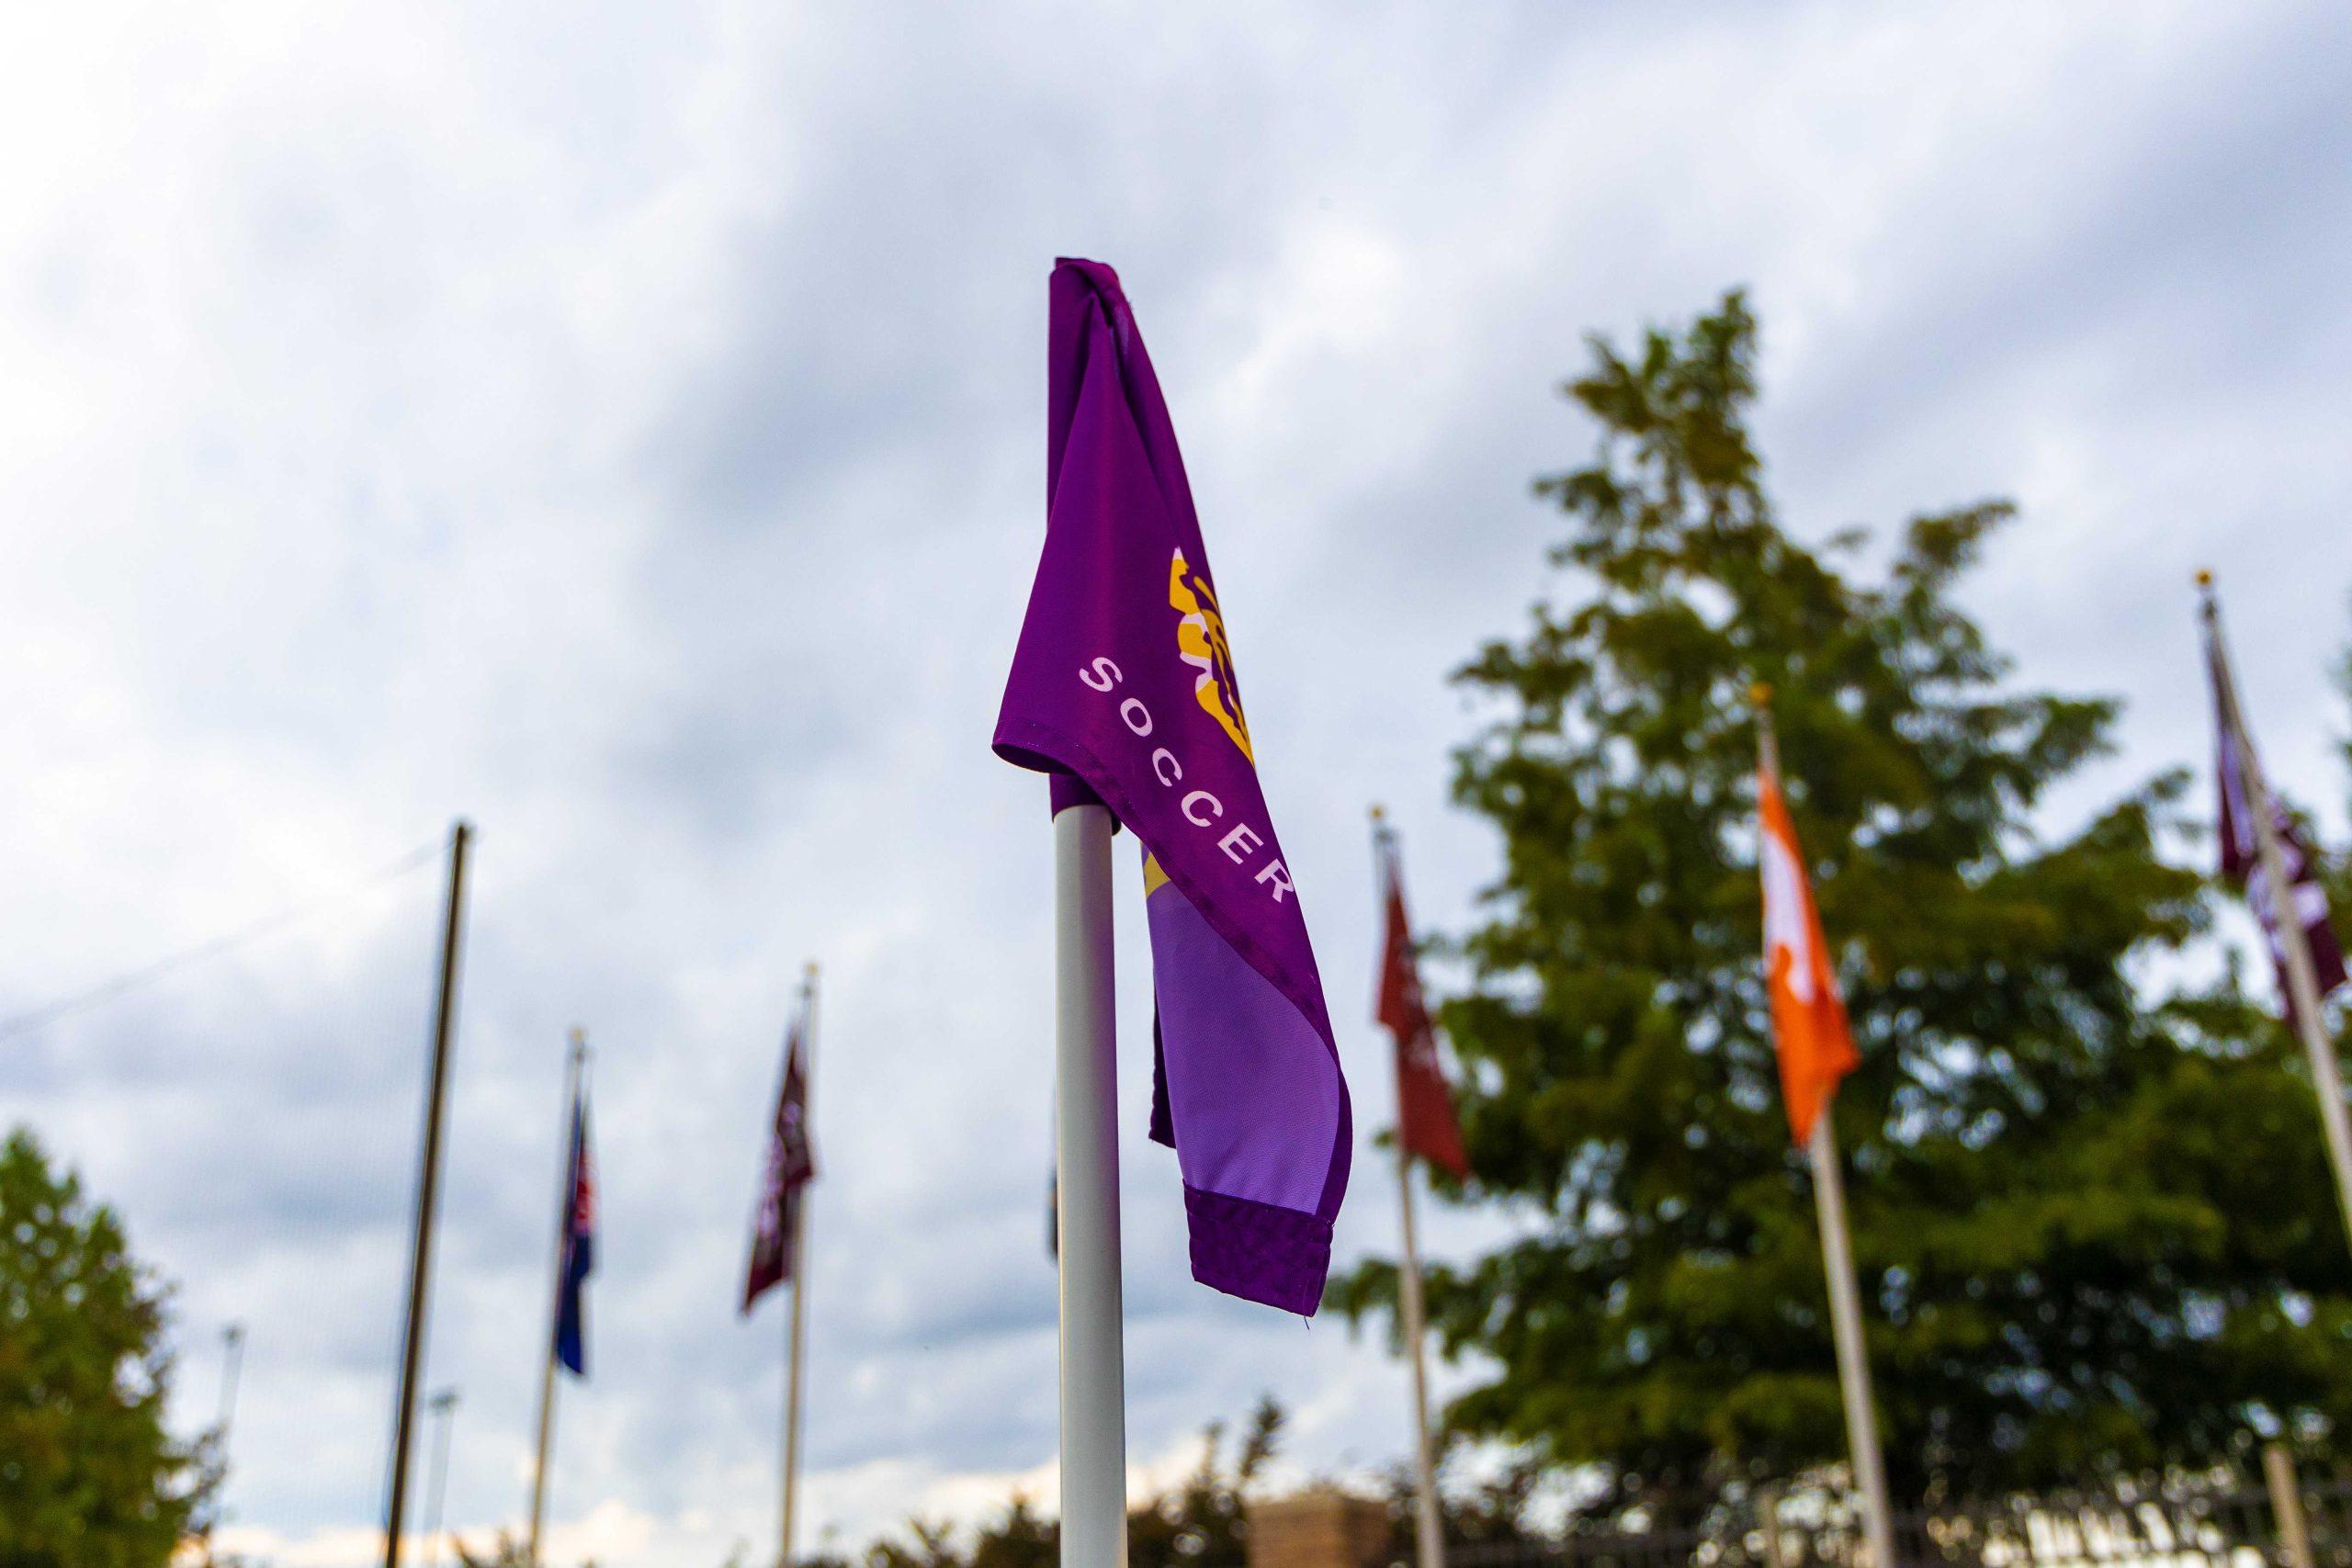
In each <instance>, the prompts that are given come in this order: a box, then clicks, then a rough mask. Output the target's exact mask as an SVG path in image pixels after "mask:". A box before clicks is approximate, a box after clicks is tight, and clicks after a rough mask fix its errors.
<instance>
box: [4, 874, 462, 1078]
mask: <svg viewBox="0 0 2352 1568" xmlns="http://www.w3.org/2000/svg"><path fill="white" fill-rule="evenodd" d="M440 853H441V845H440V843H439V842H438V841H437V840H436V841H435V842H433V843H429V844H424V845H421V846H419V847H418V848H416V849H413V850H411V851H409V852H407V853H406V854H404V855H402V856H401V857H400V858H399V859H398V860H396V861H393V862H391V863H389V864H387V865H385V866H383V867H381V868H380V869H379V870H377V871H375V872H372V873H370V874H368V875H367V876H365V877H363V878H361V879H360V880H358V881H356V882H353V883H349V884H346V885H345V886H341V887H338V888H334V889H332V890H330V891H328V892H324V893H320V894H317V895H314V896H313V897H309V898H305V899H303V900H302V901H301V902H300V903H298V904H289V905H288V906H287V907H286V908H282V909H280V910H278V911H277V913H275V914H271V915H265V916H263V917H262V918H261V919H258V920H254V921H252V922H250V923H249V924H246V925H243V926H240V927H238V928H237V929H236V930H235V931H230V932H228V933H227V934H225V935H222V936H217V937H214V938H212V939H211V940H210V941H209V942H198V944H197V945H196V946H194V947H189V948H183V949H181V950H180V951H179V952H177V953H169V954H166V955H165V956H164V957H162V958H158V959H156V960H154V961H153V963H150V964H141V965H140V966H139V967H138V968H136V969H129V970H125V971H124V972H123V973H121V974H119V975H117V976H114V977H113V978H111V979H107V980H101V981H99V982H98V983H97V984H96V985H95V986H91V987H87V988H85V989H84V990H79V991H75V992H74V993H73V994H71V995H70V996H64V997H60V998H57V999H56V1000H55V1001H51V1002H46V1003H43V1004H42V1005H41V1006H40V1007H37V1008H34V1009H32V1010H29V1011H27V1012H21V1013H18V1014H17V1016H16V1017H14V1018H11V1019H6V1020H5V1021H0V1044H6V1043H8V1042H9V1041H11V1040H17V1039H21V1038H23V1037H24V1036H25V1035H28V1034H37V1033H39V1032H40V1031H42V1030H44V1029H47V1028H48V1027H49V1026H50V1025H51V1024H53V1023H57V1022H60V1021H62V1020H65V1019H68V1018H72V1017H74V1016H75V1015H76V1014H79V1013H85V1012H87V1011H89V1010H91V1009H92V1008H96V1007H101V1006H103V1005H105V1004H106V1003H107V1002H110V1001H113V1000H115V999H116V998H119V997H124V996H128V995H130V994H131V993H133V992H136V991H140V990H142V989H144V988H146V987H149V986H152V985H153V984H155V983H156V982H157V981H159V980H162V979H164V978H165V977H167V976H172V975H175V974H177V973H179V972H180V971H181V970H183V969H187V968H192V967H194V966H195V965H197V964H203V963H207V962H209V961H210V960H212V959H215V958H224V957H226V956H228V955H229V954H230V953H234V952H236V951H237V950H238V949H239V948H242V947H246V946H250V945H251V944H252V943H254V942H259V941H260V940H261V939H262V938H264V937H266V936H273V935H275V934H277V932H278V931H283V930H285V929H286V928H287V927H288V926H290V925H293V924H295V923H296V922H297V921H299V920H300V919H304V918H305V917H306V916H310V915H313V914H316V913H318V912H319V911H320V910H321V909H322V908H326V907H327V906H329V905H331V904H339V903H341V902H343V901H344V900H345V899H347V898H354V897H358V896H359V895H360V894H362V893H369V892H373V891H374V890H375V889H377V888H379V887H380V886H384V885H385V884H386V883H388V882H395V881H398V880H399V879H400V878H401V877H403V876H406V875H407V874H410V873H411V872H413V871H415V870H417V869H418V868H419V867H421V866H424V865H427V864H429V863H432V862H433V861H434V860H435V858H436V857H437V856H438V855H439V854H440Z"/></svg>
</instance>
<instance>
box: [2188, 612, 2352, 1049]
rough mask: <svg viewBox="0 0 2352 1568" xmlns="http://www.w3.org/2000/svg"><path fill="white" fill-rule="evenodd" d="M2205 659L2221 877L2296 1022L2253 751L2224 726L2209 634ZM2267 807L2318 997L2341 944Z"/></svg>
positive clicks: (2289, 827) (2339, 964)
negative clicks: (2261, 836) (2252, 927)
mask: <svg viewBox="0 0 2352 1568" xmlns="http://www.w3.org/2000/svg"><path fill="white" fill-rule="evenodd" d="M2206 656H2207V660H2208V663H2209V666H2210V670H2211V675H2212V679H2213V705H2214V728H2215V733H2216V736H2217V738H2218V743H2217V747H2216V751H2215V756H2214V772H2215V774H2216V783H2217V786H2218V789H2219V792H2220V795H2221V820H2220V823H2219V829H2218V830H2219V836H2220V838H2221V840H2222V875H2223V876H2224V877H2226V878H2227V879H2229V880H2230V881H2232V882H2234V883H2236V884H2237V885H2238V886H2240V887H2242V888H2244V889H2245V897H2246V902H2247V904H2248V905H2250V906H2252V908H2253V909H2254V915H2255V919H2256V920H2257V921H2259V922H2260V923H2261V926H2262V935H2263V940H2264V941H2265V942H2267V943H2268V944H2269V947H2270V962H2271V964H2272V966H2273V967H2274V968H2275V969H2276V971H2277V973H2278V995H2279V998H2280V1000H2281V1004H2282V1006H2283V1007H2284V1009H2285V1010H2286V1014H2287V1021H2288V1022H2289V1023H2290V1024H2296V1025H2298V1026H2299V1027H2300V1023H2301V1021H2300V1020H2299V1019H2298V1018H2297V1016H2296V1010H2295V992H2294V987H2291V986H2290V985H2289V984H2288V983H2287V949H2286V946H2285V944H2284V942H2283V940H2282V937H2281V933H2280V931H2279V929H2278V907H2277V905H2276V904H2275V903H2274V902H2273V900H2272V898H2271V897H2270V882H2269V878H2268V877H2267V876H2265V875H2264V874H2263V868H2262V852H2261V846H2260V844H2259V843H2258V842H2257V840H2256V837H2255V820H2254V811H2253V808H2252V807H2251V806H2250V805H2249V804H2248V801H2247V797H2246V787H2245V761H2246V752H2247V751H2250V750H2252V749H2253V745H2254V742H2253V740H2252V739H2250V738H2248V737H2246V736H2244V735H2241V734H2239V733H2238V732H2237V729H2236V728H2235V727H2234V726H2233V725H2232V724H2231V723H2230V715H2229V709H2228V707H2227V706H2226V705H2224V704H2223V702H2222V680H2223V675H2222V667H2221V657H2222V655H2221V649H2220V648H2219V647H2218V646H2217V645H2215V644H2214V643H2213V642H2212V641H2211V638H2210V637H2209V638H2208V642H2207V647H2206ZM2270 810H2271V821H2272V822H2273V823H2275V824H2276V825H2277V829H2278V855H2279V858H2280V859H2281V860H2282V861H2284V862H2285V863H2286V872H2287V885H2288V904H2289V906H2290V908H2292V909H2293V910H2294V914H2295V919H2296V922H2297V923H2298V924H2300V925H2301V927H2302V928H2303V939H2304V945H2305V946H2306V947H2307V948H2308V949H2309V950H2310V952H2311V955H2312V978H2313V980H2314V981H2316V982H2317V984H2318V987H2319V994H2320V996H2321V997H2322V998H2325V997H2326V996H2327V995H2328V993H2329V992H2331V991H2333V990H2335V988H2336V987H2339V986H2341V985H2343V984H2344V980H2345V970H2344V949H2343V946H2342V945H2341V944H2340V943H2339V942H2337V941H2336V939H2335V923H2334V922H2333V921H2332V920H2331V919H2329V915H2328V908H2327V889H2326V888H2324V887H2323V886H2320V880H2319V863H2318V861H2317V859H2316V858H2315V857H2314V856H2313V855H2312V849H2311V845H2310V844H2309V843H2308V842H2307V841H2305V840H2304V838H2303V835H2302V832H2301V829H2298V828H2297V827H2296V826H2295V821H2294V818H2293V816H2292V815H2291V814H2290V812H2289V811H2288V810H2287V807H2286V803H2285V802H2284V801H2282V800H2280V799H2279V798H2278V794H2277V792H2276V791H2273V792H2272V794H2271V796H2270Z"/></svg>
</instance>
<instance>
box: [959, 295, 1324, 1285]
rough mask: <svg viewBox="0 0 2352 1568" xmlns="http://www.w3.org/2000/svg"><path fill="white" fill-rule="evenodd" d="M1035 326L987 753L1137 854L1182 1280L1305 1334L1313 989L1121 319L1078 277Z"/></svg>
mask: <svg viewBox="0 0 2352 1568" xmlns="http://www.w3.org/2000/svg"><path fill="white" fill-rule="evenodd" d="M1052 308H1053V320H1052V327H1051V331H1050V335H1049V337H1048V340H1047V355H1048V367H1047V368H1048V391H1047V405H1046V498H1047V499H1046V545H1045V551H1044V554H1043V556H1042V557H1041V558H1040V559H1039V561H1038V563H1037V578H1036V582H1035V586H1034V587H1033V588H1032V589H1031V591H1030V595H1029V614H1028V618H1027V619H1026V620H1025V621H1023V624H1022V627H1021V644H1020V647H1019V649H1017V650H1016V651H1015V652H1014V654H1013V658H1012V675H1011V676H1010V677H1009V678H1008V679H1007V680H1006V682H1005V689H1004V706H1003V709H1002V711H1001V713H1000V714H999V716H998V718H997V727H996V750H997V754H998V755H999V756H1001V757H1002V758H1004V759H1005V760H1006V761H1010V762H1015V763H1018V764H1019V765H1021V766H1022V767H1024V768H1035V769H1038V770H1040V771H1041V772H1045V773H1052V774H1054V775H1055V778H1054V788H1053V804H1054V808H1055V809H1056V810H1060V809H1062V808H1063V807H1066V806H1069V805H1072V804H1075V803H1078V802H1080V801H1084V800H1087V799H1089V798H1091V797H1090V795H1089V793H1088V792H1090V791H1091V796H1092V797H1100V798H1101V800H1102V801H1103V803H1104V804H1105V805H1107V806H1108V807H1110V808H1111V811H1112V814H1113V815H1114V817H1116V818H1118V820H1119V821H1120V822H1121V823H1123V824H1125V826H1126V827H1127V828H1129V829H1132V830H1133V831H1134V833H1135V836H1136V838H1137V839H1138V840H1142V844H1143V852H1144V888H1145V906H1144V907H1145V909H1146V911H1147V912H1148V917H1149V921H1150V925H1151V954H1152V991H1153V996H1154V999H1155V1000H1156V1001H1157V1003H1158V1008H1159V1015H1158V1027H1157V1029H1156V1031H1155V1032H1156V1034H1157V1035H1158V1042H1157V1043H1158V1045H1159V1052H1158V1056H1157V1060H1156V1061H1155V1063H1154V1069H1155V1070H1154V1074H1153V1077H1154V1095H1153V1100H1154V1104H1153V1115H1152V1135H1153V1136H1154V1137H1156V1138H1158V1139H1159V1140H1160V1141H1161V1142H1162V1143H1167V1144H1172V1145H1174V1147H1175V1149H1176V1157H1177V1163H1178V1165H1179V1166H1180V1167H1181V1168H1182V1171H1183V1177H1184V1209H1185V1215H1186V1218H1187V1219H1188V1221H1189V1222H1190V1224H1191V1230H1192V1250H1193V1278H1194V1279H1196V1280H1200V1281H1201V1282H1202V1283H1203V1284H1204V1285H1211V1286H1214V1287H1216V1289H1217V1290H1220V1291H1226V1292H1231V1293H1232V1294H1234V1295H1237V1296H1244V1297H1247V1298H1249V1299H1250V1300H1251V1301H1256V1302H1263V1303H1266V1304H1268V1305H1270V1306H1275V1307H1280V1308H1282V1309H1283V1310H1284V1311H1286V1312H1295V1313H1299V1314H1305V1315H1309V1316H1311V1315H1312V1314H1314V1312H1315V1309H1316V1307H1317V1304H1318V1303H1320V1301H1321V1300H1322V1294H1323V1278H1324V1275H1325V1273H1326V1272H1327V1271H1328V1270H1329V1267H1330V1261H1331V1221H1332V1219H1333V1217H1334V1216H1335V1215H1336V1214H1338V1213H1339V1210H1340V1195H1341V1194H1342V1193H1343V1192H1344V1191H1345V1190H1347V1184H1348V1155H1349V1149H1350V1145H1351V1142H1352V1134H1351V1126H1350V1122H1349V1113H1348V1089H1347V1084H1346V1082H1345V1081H1344V1080H1343V1079H1342V1078H1341V1077H1340V1059H1339V1053H1338V1051H1337V1049H1336V1048H1335V1047H1334V1045H1333V1043H1332V1036H1331V1022H1330V1019H1329V1015H1328V1014H1327V1013H1326V1012H1325V1010H1324V1006H1323V983H1322V980H1321V978H1320V977H1319V976H1317V973H1316V969H1315V953H1314V950H1313V948H1312V947H1311V946H1310V945H1309V944H1308V942H1307V937H1306V919H1305V918H1304V917H1303V916H1302V915H1301V914H1300V912H1299V907H1298V892H1297V889H1296V888H1295V887H1294V886H1292V882H1291V874H1290V869H1289V867H1288V865H1287V864H1285V863H1284V862H1283V852H1282V845H1281V844H1280V843H1279V842H1278V841H1277V840H1276V839H1275V837H1274V827H1273V822H1272V819H1271V818H1269V817H1268V815H1267V812H1266V801H1265V796H1264V795H1263V794H1262V793H1261V791H1260V790H1259V787H1258V772H1257V763H1256V753H1255V750H1254V749H1253V744H1252V740H1251V737H1250V727H1249V723H1248V720H1247V719H1246V718H1245V716H1243V713H1242V707H1241V693H1240V689H1239V687H1238V683H1237V682H1236V681H1235V679H1234V673H1233V652H1232V649H1231V647H1230V646H1229V645H1228V643H1227V639H1226V633H1225V623H1224V619H1223V616H1222V615H1221V613H1220V612H1219V609H1218V602H1217V594H1216V583H1215V581H1214V579H1213V578H1212V577H1211V576H1210V574H1209V563H1208V556H1207V553H1206V552H1205V551H1204V549H1203V548H1202V546H1201V529H1200V524H1199V521H1198V520H1197V519H1196V518H1195V517H1194V516H1193V498H1192V492H1191V491H1190V489H1189V488H1188V487H1187V486H1186V484H1185V482H1184V464H1183V460H1182V457H1179V456H1178V454H1177V450H1176V431H1175V428H1174V426H1173V425H1171V424H1170V423H1169V418H1168V407H1167V404H1166V403H1164V402H1163V401H1162V400H1161V399H1160V395H1159V381H1158V380H1157V379H1156V378H1154V376H1153V375H1152V370H1151V360H1150V357H1149V356H1148V355H1146V354H1145V352H1144V346H1143V338H1142V335H1141V334H1140V333H1138V332H1137V331H1136V319H1135V313H1134V312H1133V311H1132V310H1129V309H1128V308H1127V301H1126V297H1125V295H1124V294H1123V293H1121V292H1120V289H1119V278H1118V275H1117V274H1116V273H1114V272H1113V271H1112V270H1111V269H1110V268H1109V267H1107V266H1104V265H1102V264H1101V263H1099V262H1087V261H1063V262H1059V263H1057V264H1056V265H1055V267H1054V276H1053V285H1052Z"/></svg>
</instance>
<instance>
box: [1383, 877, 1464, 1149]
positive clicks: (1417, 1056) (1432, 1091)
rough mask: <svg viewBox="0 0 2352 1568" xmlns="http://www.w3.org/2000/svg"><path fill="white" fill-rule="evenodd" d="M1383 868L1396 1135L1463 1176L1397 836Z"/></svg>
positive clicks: (1386, 1014)
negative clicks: (1409, 915) (1394, 1058)
mask: <svg viewBox="0 0 2352 1568" xmlns="http://www.w3.org/2000/svg"><path fill="white" fill-rule="evenodd" d="M1380 875H1381V884H1382V894H1383V898H1382V903H1383V905H1384V907H1385V932H1384V939H1383V941H1382V943H1381V952H1380V996H1379V999H1378V1002H1377V1005H1376V1006H1375V1007H1374V1010H1373V1016H1374V1020H1375V1021H1378V1022H1379V1024H1380V1025H1381V1027H1382V1028H1384V1029H1385V1030H1387V1031H1388V1033H1389V1036H1390V1038H1392V1039H1393V1040H1395V1042H1396V1043H1397V1145H1398V1146H1399V1147H1401V1148H1402V1149H1403V1150H1404V1151H1405V1153H1406V1154H1407V1155H1408V1156H1412V1157H1415V1158H1419V1159H1425V1160H1427V1161H1429V1162H1430V1164H1431V1165H1433V1166H1436V1167H1438V1168H1441V1169H1442V1170H1446V1171H1449V1172H1451V1173H1452V1174H1453V1176H1454V1177H1455V1179H1462V1178H1464V1177H1467V1176H1468V1175H1469V1174H1470V1156H1468V1155H1467V1154H1465V1153H1464V1151H1463V1147H1462V1123H1461V1122H1460V1120H1459V1119H1458V1118H1457V1117H1456V1116H1455V1115H1454V1112H1453V1089H1452V1088H1451V1087H1449V1086H1448V1085H1447V1083H1446V1081H1445V1065H1444V1063H1443V1061H1442V1059H1441V1058H1440V1056H1439V1055H1438V1047H1437V1025H1436V1024H1435V1023H1434V1022H1433V1021H1431V1020H1430V1010H1429V1006H1428V1004H1427V1003H1426V1002H1424V1001H1423V1000H1422V998H1421V975H1420V967H1419V964H1416V963H1415V962H1414V957H1413V926H1412V922H1411V920H1410V919H1408V918H1407V916H1406V913H1405V878H1404V871H1403V868H1402V867H1401V866H1400V865H1399V864H1398V863H1397V843H1396V840H1395V839H1393V838H1392V837H1390V836H1389V835H1388V834H1386V833H1385V832H1384V833H1382V834H1381V836H1380Z"/></svg>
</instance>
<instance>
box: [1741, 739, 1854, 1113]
mask: <svg viewBox="0 0 2352 1568" xmlns="http://www.w3.org/2000/svg"><path fill="white" fill-rule="evenodd" d="M1756 809H1757V816H1758V818H1759V826H1760V827H1761V828H1762V829H1763V832H1762V840H1763V842H1762V845H1761V852H1760V853H1759V855H1758V862H1759V863H1760V868H1761V870H1762V872H1763V875H1764V983H1765V988H1766V990H1767V991H1769V992H1770V996H1771V998H1772V1041H1773V1044H1774V1045H1775V1046H1777V1047H1778V1048H1779V1052H1780V1057H1781V1099H1782V1100H1785V1101H1786V1102H1787V1105H1788V1111H1789V1131H1790V1132H1792V1133H1793V1134H1796V1140H1797V1142H1798V1143H1799V1144H1803V1143H1804V1142H1805V1141H1806V1140H1807V1139H1809V1138H1811V1137H1812V1136H1813V1124H1814V1122H1815V1119H1816V1118H1817V1117H1819V1116H1820V1114H1821V1108H1822V1107H1823V1106H1825V1105H1826V1104H1828V1103H1829V1098H1830V1096H1832V1095H1834V1094H1836V1093H1837V1092H1838V1080H1839V1079H1841V1078H1843V1077H1845V1076H1846V1075H1847V1074H1848V1073H1850V1072H1852V1071H1853V1070H1854V1069H1855V1068H1856V1067H1858V1066H1861V1064H1862V1058H1861V1056H1860V1054H1859V1053H1857V1052H1856V1051H1855V1049H1854V1034H1853V1031H1852V1030H1851V1029H1850V1028H1849V1027H1848V1026H1847V1022H1846V1004H1845V1001H1844V1000H1843V999H1842V998H1840V997H1839V996H1838V976H1836V975H1835V974H1833V973H1831V971H1830V967H1829V946H1828V943H1827V942H1825V941H1824V940H1823V939H1822V935H1821V913H1820V911H1819V910H1817V909H1815V908H1814V905H1813V889H1812V887H1811V886H1809V885H1808V884H1807V883H1806V881H1805V874H1804V852H1802V851H1801V850H1799V849H1798V848H1797V830H1796V827H1795V825H1794V824H1793V823H1792V822H1791V821H1790V820H1789V808H1788V807H1787V806H1786V805H1785V804H1784V803H1783V802H1782V801H1781V780H1780V776H1779V775H1778V774H1777V773H1774V772H1773V770H1772V769H1771V768H1770V766H1769V765H1768V766H1765V767H1761V768H1758V770H1757V773H1756Z"/></svg>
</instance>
